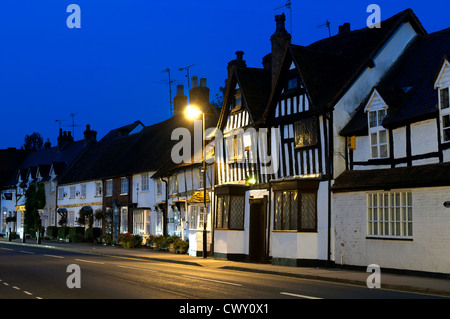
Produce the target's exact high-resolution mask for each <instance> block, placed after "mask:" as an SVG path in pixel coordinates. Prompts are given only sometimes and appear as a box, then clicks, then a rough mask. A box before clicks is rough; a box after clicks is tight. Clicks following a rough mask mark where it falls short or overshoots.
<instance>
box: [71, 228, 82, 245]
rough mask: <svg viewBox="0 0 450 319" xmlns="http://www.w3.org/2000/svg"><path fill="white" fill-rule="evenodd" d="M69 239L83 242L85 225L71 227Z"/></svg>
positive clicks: (73, 241)
mask: <svg viewBox="0 0 450 319" xmlns="http://www.w3.org/2000/svg"><path fill="white" fill-rule="evenodd" d="M69 241H70V242H72V243H82V242H83V241H84V227H70V229H69Z"/></svg>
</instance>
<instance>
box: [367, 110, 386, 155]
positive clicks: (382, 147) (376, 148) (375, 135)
mask: <svg viewBox="0 0 450 319" xmlns="http://www.w3.org/2000/svg"><path fill="white" fill-rule="evenodd" d="M385 117H386V109H381V110H376V111H369V113H368V121H369V137H370V157H371V158H386V157H388V132H387V130H386V129H385V128H384V127H383V124H382V123H383V120H384V118H385Z"/></svg>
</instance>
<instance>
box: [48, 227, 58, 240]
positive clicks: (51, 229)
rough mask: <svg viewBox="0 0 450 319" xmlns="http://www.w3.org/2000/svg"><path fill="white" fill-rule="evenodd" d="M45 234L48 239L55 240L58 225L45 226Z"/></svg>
mask: <svg viewBox="0 0 450 319" xmlns="http://www.w3.org/2000/svg"><path fill="white" fill-rule="evenodd" d="M47 236H48V237H50V239H52V240H55V239H57V238H58V227H56V226H47Z"/></svg>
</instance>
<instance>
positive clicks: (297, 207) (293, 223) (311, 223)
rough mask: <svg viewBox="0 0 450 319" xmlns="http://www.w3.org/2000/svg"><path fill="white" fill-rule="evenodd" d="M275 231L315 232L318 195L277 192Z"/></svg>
mask: <svg viewBox="0 0 450 319" xmlns="http://www.w3.org/2000/svg"><path fill="white" fill-rule="evenodd" d="M274 205H275V221H274V229H275V230H295V231H315V230H316V228H317V226H316V223H317V222H316V215H317V213H316V205H317V203H316V193H310V192H304V193H301V192H298V191H297V190H286V191H280V192H275V203H274Z"/></svg>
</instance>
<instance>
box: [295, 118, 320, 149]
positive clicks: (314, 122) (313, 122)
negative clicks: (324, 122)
mask: <svg viewBox="0 0 450 319" xmlns="http://www.w3.org/2000/svg"><path fill="white" fill-rule="evenodd" d="M305 122H306V123H307V124H308V126H309V127H308V129H311V131H309V132H308V134H309V140H310V142H309V143H308V144H305V143H304V142H303V143H302V144H299V143H298V141H299V139H300V136H303V135H304V133H305V132H299V129H298V127H299V126H300V125H301V124H302V123H305ZM308 122H309V123H308ZM312 130H314V131H315V136H314V138H315V140H314V141H312V138H313V136H312V133H311V132H312ZM319 134H320V131H319V119H318V118H316V117H307V118H304V119H301V120H299V121H296V122H294V148H295V149H306V148H308V147H315V146H317V145H318V144H319V138H320V136H319Z"/></svg>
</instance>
